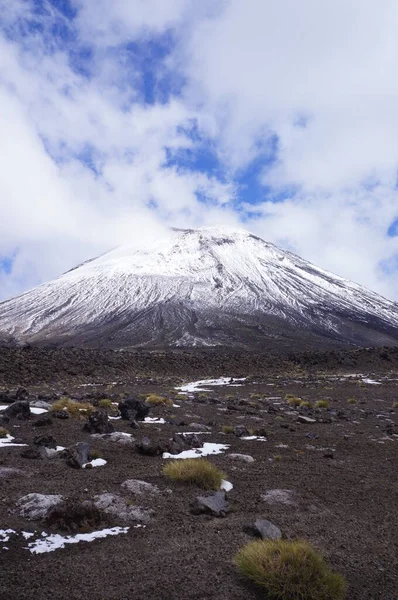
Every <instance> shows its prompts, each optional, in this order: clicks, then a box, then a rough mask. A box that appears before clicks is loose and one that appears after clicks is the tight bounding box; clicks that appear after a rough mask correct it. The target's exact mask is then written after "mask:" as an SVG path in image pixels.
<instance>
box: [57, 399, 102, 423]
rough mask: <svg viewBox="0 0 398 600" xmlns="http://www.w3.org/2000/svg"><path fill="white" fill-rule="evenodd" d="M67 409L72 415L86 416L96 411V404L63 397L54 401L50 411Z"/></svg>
mask: <svg viewBox="0 0 398 600" xmlns="http://www.w3.org/2000/svg"><path fill="white" fill-rule="evenodd" d="M64 409H66V410H67V411H68V413H69V414H70V415H71V416H72V417H77V418H84V417H89V416H90V415H91V413H92V412H94V406H93V405H92V404H90V403H89V402H75V400H71V399H70V398H61V399H60V400H57V402H54V404H53V405H52V406H51V408H50V412H54V411H56V410H64Z"/></svg>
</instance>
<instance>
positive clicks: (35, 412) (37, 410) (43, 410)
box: [30, 406, 48, 415]
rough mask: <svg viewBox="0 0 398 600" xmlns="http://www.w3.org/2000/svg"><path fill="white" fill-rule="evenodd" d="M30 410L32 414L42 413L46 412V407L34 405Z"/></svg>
mask: <svg viewBox="0 0 398 600" xmlns="http://www.w3.org/2000/svg"><path fill="white" fill-rule="evenodd" d="M30 412H31V413H32V414H33V415H42V414H43V413H46V412H48V410H47V409H46V408H35V407H34V406H33V407H32V408H31V409H30Z"/></svg>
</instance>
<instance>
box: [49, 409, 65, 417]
mask: <svg viewBox="0 0 398 600" xmlns="http://www.w3.org/2000/svg"><path fill="white" fill-rule="evenodd" d="M51 416H52V417H54V419H69V415H68V412H67V411H66V410H54V411H53V412H51Z"/></svg>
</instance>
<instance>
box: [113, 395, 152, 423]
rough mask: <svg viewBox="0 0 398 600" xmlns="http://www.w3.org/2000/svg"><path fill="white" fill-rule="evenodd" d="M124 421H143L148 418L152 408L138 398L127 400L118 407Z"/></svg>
mask: <svg viewBox="0 0 398 600" xmlns="http://www.w3.org/2000/svg"><path fill="white" fill-rule="evenodd" d="M118 408H119V411H120V415H121V417H122V419H124V420H126V421H143V420H144V419H145V417H147V416H148V414H149V410H150V406H149V405H148V404H145V402H142V400H138V399H137V398H126V399H125V400H122V401H121V402H119V405H118Z"/></svg>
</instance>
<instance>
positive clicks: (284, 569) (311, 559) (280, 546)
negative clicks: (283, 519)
mask: <svg viewBox="0 0 398 600" xmlns="http://www.w3.org/2000/svg"><path fill="white" fill-rule="evenodd" d="M235 564H236V566H237V567H238V569H239V571H240V572H241V573H242V574H243V575H245V576H246V577H248V578H249V579H251V580H252V581H253V582H254V583H255V584H257V585H259V586H261V587H262V588H263V589H264V591H265V594H266V598H267V600H287V599H288V598H289V600H343V599H344V598H345V583H344V579H343V578H342V577H341V575H339V574H337V573H333V571H331V570H330V569H329V567H328V566H327V565H326V563H325V562H324V560H323V558H322V556H321V555H320V554H319V552H317V551H316V550H315V549H314V548H313V547H312V546H311V545H310V544H309V543H308V542H304V541H294V542H288V541H284V540H278V541H271V540H258V541H253V542H250V543H249V544H247V545H246V546H244V547H243V548H242V549H241V550H240V551H239V552H238V554H237V555H236V556H235Z"/></svg>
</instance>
